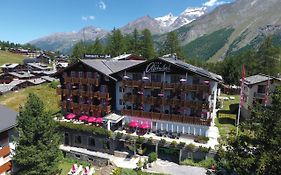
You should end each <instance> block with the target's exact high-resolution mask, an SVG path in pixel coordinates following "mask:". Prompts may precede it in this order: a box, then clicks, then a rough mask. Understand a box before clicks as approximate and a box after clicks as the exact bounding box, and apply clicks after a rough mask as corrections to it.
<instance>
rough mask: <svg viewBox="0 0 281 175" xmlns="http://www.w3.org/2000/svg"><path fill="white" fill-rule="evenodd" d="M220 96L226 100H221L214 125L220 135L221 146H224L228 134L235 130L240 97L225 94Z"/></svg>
mask: <svg viewBox="0 0 281 175" xmlns="http://www.w3.org/2000/svg"><path fill="white" fill-rule="evenodd" d="M221 96H222V97H226V98H225V99H221V101H222V104H221V105H222V108H221V109H220V110H219V111H218V114H217V118H216V119H215V124H216V126H217V127H218V129H219V132H220V135H221V138H220V139H221V140H220V141H221V143H222V144H224V143H225V142H226V139H227V138H228V136H229V133H230V132H232V131H234V130H235V123H236V116H237V113H238V106H239V101H240V96H239V95H225V94H222V95H221Z"/></svg>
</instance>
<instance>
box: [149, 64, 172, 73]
mask: <svg viewBox="0 0 281 175" xmlns="http://www.w3.org/2000/svg"><path fill="white" fill-rule="evenodd" d="M170 71H171V65H169V64H166V63H163V62H151V63H149V64H148V65H147V66H146V69H145V72H146V73H156V72H170Z"/></svg>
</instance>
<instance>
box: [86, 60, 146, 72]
mask: <svg viewBox="0 0 281 175" xmlns="http://www.w3.org/2000/svg"><path fill="white" fill-rule="evenodd" d="M81 61H82V62H83V63H85V64H87V65H88V66H90V67H92V68H94V69H96V70H98V71H100V72H101V73H103V74H105V75H110V74H113V73H115V72H119V71H121V70H124V69H127V68H129V67H132V66H134V65H137V64H139V63H142V62H144V61H137V60H120V61H116V60H99V59H83V60H81Z"/></svg>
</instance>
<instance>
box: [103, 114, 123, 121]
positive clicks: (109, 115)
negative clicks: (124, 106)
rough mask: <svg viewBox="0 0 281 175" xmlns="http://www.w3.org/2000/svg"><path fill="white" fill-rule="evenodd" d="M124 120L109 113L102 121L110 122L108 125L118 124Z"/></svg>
mask: <svg viewBox="0 0 281 175" xmlns="http://www.w3.org/2000/svg"><path fill="white" fill-rule="evenodd" d="M123 118H124V116H121V115H117V114H115V113H111V114H108V115H106V116H105V117H104V118H103V119H104V120H105V121H110V123H118V122H120V121H121V120H122V119H123Z"/></svg>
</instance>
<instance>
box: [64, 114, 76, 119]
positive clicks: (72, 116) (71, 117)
mask: <svg viewBox="0 0 281 175" xmlns="http://www.w3.org/2000/svg"><path fill="white" fill-rule="evenodd" d="M75 117H76V115H75V114H73V113H70V114H68V115H67V116H66V119H74V118H75Z"/></svg>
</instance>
